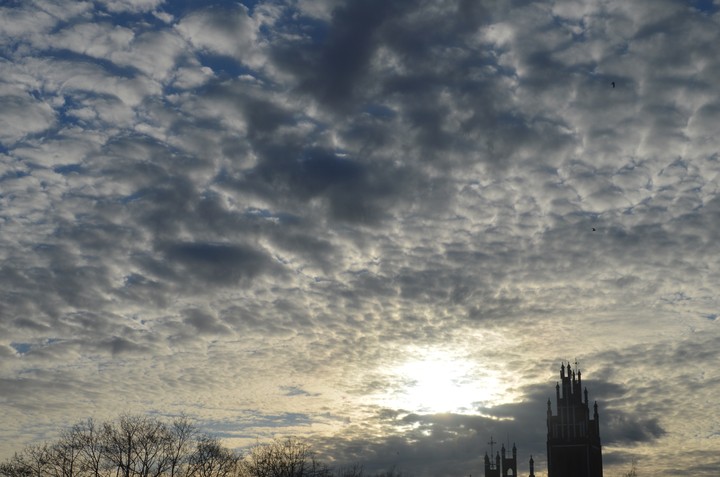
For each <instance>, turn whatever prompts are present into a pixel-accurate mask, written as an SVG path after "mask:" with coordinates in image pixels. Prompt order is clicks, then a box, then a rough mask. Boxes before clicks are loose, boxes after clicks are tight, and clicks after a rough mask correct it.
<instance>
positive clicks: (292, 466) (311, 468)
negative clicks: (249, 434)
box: [0, 415, 401, 477]
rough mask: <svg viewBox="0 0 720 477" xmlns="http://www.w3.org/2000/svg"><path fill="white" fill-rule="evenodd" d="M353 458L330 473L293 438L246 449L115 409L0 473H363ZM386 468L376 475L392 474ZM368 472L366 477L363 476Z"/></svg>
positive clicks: (2, 476)
mask: <svg viewBox="0 0 720 477" xmlns="http://www.w3.org/2000/svg"><path fill="white" fill-rule="evenodd" d="M364 475H365V474H364V473H363V467H362V466H361V465H360V464H355V465H352V466H347V467H341V468H339V469H338V471H337V472H333V471H332V469H330V467H328V466H327V465H326V464H324V463H322V462H320V461H319V460H318V459H317V458H316V456H315V453H314V452H313V451H312V450H311V448H310V446H309V445H308V444H307V443H304V442H301V441H299V440H298V439H295V438H287V439H283V440H277V439H276V440H273V441H271V442H269V443H258V444H257V445H256V446H254V447H253V448H251V449H250V450H249V451H248V452H247V454H246V455H244V456H243V455H241V454H240V453H238V452H236V451H233V450H231V449H228V448H226V447H224V446H223V445H222V444H221V442H220V441H219V440H218V439H217V438H216V437H213V436H211V435H209V434H205V433H201V432H200V431H199V430H198V429H196V428H195V427H194V426H193V425H192V424H191V423H190V421H189V420H188V419H187V418H186V417H184V416H181V417H178V418H175V419H173V420H172V421H170V422H169V423H168V422H163V421H161V420H159V419H156V418H152V417H146V416H138V415H122V416H120V417H119V418H118V419H117V420H116V421H112V422H103V423H100V424H98V423H97V422H95V421H94V420H92V419H88V420H87V421H84V422H80V423H78V424H75V425H74V426H72V427H71V428H69V429H66V430H64V431H62V432H61V433H60V437H59V439H58V440H57V441H56V442H54V443H44V444H39V445H30V446H28V447H26V448H25V449H23V450H22V451H21V452H19V453H16V454H15V455H14V456H13V457H12V458H11V459H9V460H8V461H6V462H4V463H2V464H0V477H335V476H337V477H363V476H364ZM400 475H401V474H400V473H399V472H396V471H395V469H392V470H390V471H388V472H385V473H382V474H376V477H399V476H400ZM368 477H370V476H368Z"/></svg>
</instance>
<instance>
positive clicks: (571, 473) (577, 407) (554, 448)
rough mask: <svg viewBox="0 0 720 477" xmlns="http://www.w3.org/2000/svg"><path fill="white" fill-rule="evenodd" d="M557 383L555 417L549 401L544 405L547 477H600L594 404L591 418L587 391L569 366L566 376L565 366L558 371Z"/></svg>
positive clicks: (601, 472) (595, 406) (598, 435)
mask: <svg viewBox="0 0 720 477" xmlns="http://www.w3.org/2000/svg"><path fill="white" fill-rule="evenodd" d="M576 365H577V363H576ZM576 367H577V366H576ZM560 379H561V380H562V387H561V385H560V383H558V384H557V385H556V386H555V399H556V409H557V415H553V413H552V409H551V403H550V400H549V399H548V403H547V405H548V407H547V428H548V434H547V464H548V477H602V475H603V470H602V448H601V446H600V421H599V417H598V406H597V402H596V403H595V404H594V406H593V410H594V412H593V415H592V418H591V416H590V407H589V405H588V392H587V388H586V389H585V390H584V393H583V392H582V376H581V374H580V371H579V370H578V372H577V375H576V374H575V371H573V370H572V368H571V367H570V363H568V365H567V374H566V368H565V364H563V365H562V366H561V367H560ZM583 396H584V400H583Z"/></svg>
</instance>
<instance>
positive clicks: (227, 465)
mask: <svg viewBox="0 0 720 477" xmlns="http://www.w3.org/2000/svg"><path fill="white" fill-rule="evenodd" d="M239 469H240V457H239V456H238V455H236V454H235V453H234V452H232V451H230V450H229V449H226V448H224V447H223V446H222V445H220V441H218V439H217V438H215V437H211V436H208V435H203V436H201V437H200V438H199V439H198V440H197V445H196V447H195V451H194V452H193V453H192V454H191V455H190V458H189V459H188V471H187V475H188V476H190V477H232V476H235V475H237V473H238V471H239Z"/></svg>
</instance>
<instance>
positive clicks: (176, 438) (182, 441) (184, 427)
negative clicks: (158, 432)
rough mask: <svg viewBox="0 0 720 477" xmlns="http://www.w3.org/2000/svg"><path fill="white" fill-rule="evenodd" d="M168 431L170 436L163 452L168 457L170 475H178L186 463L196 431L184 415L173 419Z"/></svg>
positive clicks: (174, 476) (173, 476)
mask: <svg viewBox="0 0 720 477" xmlns="http://www.w3.org/2000/svg"><path fill="white" fill-rule="evenodd" d="M168 431H169V432H170V437H171V438H170V440H169V441H168V442H167V449H166V451H165V452H166V454H167V455H168V457H169V470H170V477H178V476H180V475H181V473H182V470H183V468H184V467H185V466H187V464H188V459H189V457H190V454H191V452H192V443H193V439H194V438H195V435H196V434H197V431H196V429H195V428H194V427H193V425H192V424H191V423H190V421H189V419H188V418H187V417H186V416H184V415H182V416H180V417H177V418H176V419H175V420H173V422H172V424H171V425H170V427H169V429H168Z"/></svg>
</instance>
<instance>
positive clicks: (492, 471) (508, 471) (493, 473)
mask: <svg viewBox="0 0 720 477" xmlns="http://www.w3.org/2000/svg"><path fill="white" fill-rule="evenodd" d="M493 444H496V442H494V441H493V440H492V437H491V438H490V445H491V450H490V454H491V455H492V452H493V451H492V445H493ZM485 477H517V448H516V447H515V444H513V447H512V457H508V456H507V455H506V454H505V444H503V445H502V447H501V449H500V452H499V453H497V454H496V455H495V462H494V463H493V462H492V460H491V459H490V456H488V454H487V452H485Z"/></svg>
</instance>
